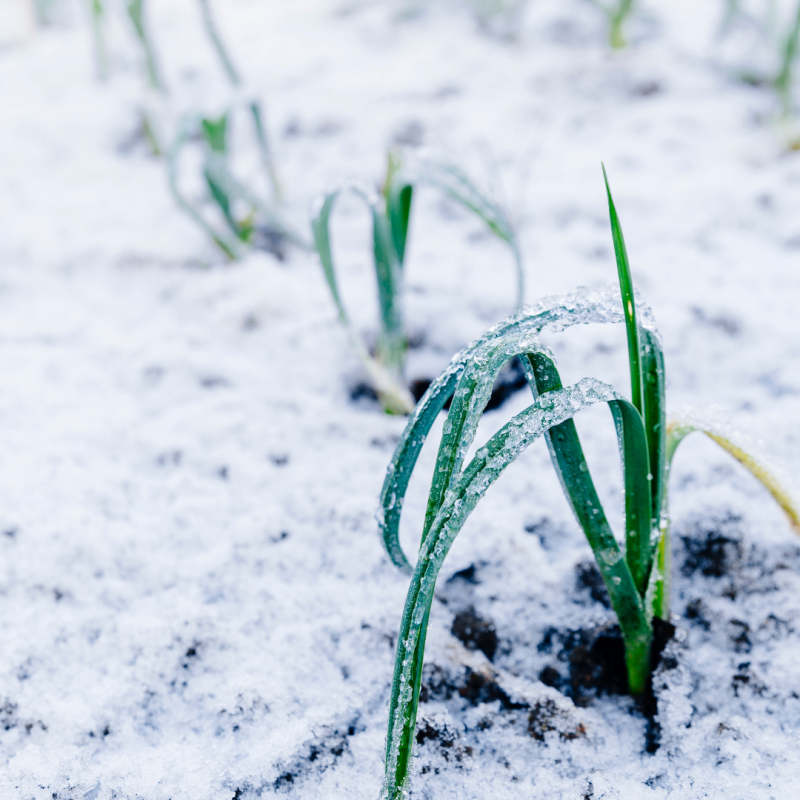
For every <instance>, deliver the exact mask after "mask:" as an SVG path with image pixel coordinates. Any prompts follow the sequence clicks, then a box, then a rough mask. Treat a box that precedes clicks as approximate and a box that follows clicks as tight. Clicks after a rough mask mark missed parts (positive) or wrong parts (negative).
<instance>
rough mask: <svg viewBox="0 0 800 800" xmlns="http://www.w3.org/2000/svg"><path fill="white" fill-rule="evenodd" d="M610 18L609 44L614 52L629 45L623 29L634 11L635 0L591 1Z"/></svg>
mask: <svg viewBox="0 0 800 800" xmlns="http://www.w3.org/2000/svg"><path fill="white" fill-rule="evenodd" d="M590 2H591V3H592V5H594V6H597V8H599V9H600V10H601V11H602V12H603V13H604V14H605V15H606V17H607V18H608V42H609V44H610V45H611V47H612V48H613V49H614V50H619V49H620V48H621V47H625V45H626V44H627V42H626V40H625V35H624V33H623V28H624V26H625V23H626V22H627V20H628V17H630V15H631V13H632V12H633V10H634V7H635V5H636V4H635V3H634V0H590Z"/></svg>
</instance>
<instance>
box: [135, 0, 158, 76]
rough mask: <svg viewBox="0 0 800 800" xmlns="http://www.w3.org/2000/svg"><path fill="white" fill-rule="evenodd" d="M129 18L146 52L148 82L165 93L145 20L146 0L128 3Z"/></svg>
mask: <svg viewBox="0 0 800 800" xmlns="http://www.w3.org/2000/svg"><path fill="white" fill-rule="evenodd" d="M127 10H128V17H130V20H131V23H132V24H133V29H134V31H135V32H136V36H137V38H138V39H139V42H140V43H141V45H142V49H143V50H144V58H145V64H146V67H147V80H148V83H149V84H150V88H151V89H155V90H156V91H159V92H163V91H164V83H163V81H162V80H161V76H160V74H159V71H158V67H157V65H156V57H155V53H154V51H153V46H152V44H151V42H150V37H149V35H148V32H147V25H146V24H145V19H144V0H128V3H127Z"/></svg>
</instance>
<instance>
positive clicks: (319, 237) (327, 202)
mask: <svg viewBox="0 0 800 800" xmlns="http://www.w3.org/2000/svg"><path fill="white" fill-rule="evenodd" d="M351 190H352V191H353V192H354V193H355V194H356V195H357V196H359V197H361V198H362V199H363V200H364V202H365V203H366V204H367V206H368V208H369V209H370V212H371V216H372V222H373V246H374V251H375V253H374V254H375V261H376V276H377V280H378V294H379V308H380V314H381V340H380V343H379V355H380V357H382V358H385V359H387V361H388V363H385V362H382V361H380V360H378V359H376V358H373V357H372V356H371V355H370V354H369V352H368V350H367V348H366V346H365V345H364V343H363V341H362V340H361V338H360V337H359V336H358V334H357V333H356V332H355V331H354V330H353V327H352V325H351V323H350V319H349V317H348V314H347V311H346V309H345V306H344V302H343V301H342V296H341V293H340V291H339V284H338V280H337V278H336V268H335V266H334V261H333V251H332V247H331V238H330V216H331V212H332V211H333V207H334V204H335V202H336V200H337V198H338V197H339V195H340V194H341V192H342V191H343V190H339V189H337V190H336V191H334V192H331V193H329V194H328V195H326V196H325V197H324V198H323V199H322V202H321V203H320V204H319V206H318V207H317V210H316V212H315V213H314V214H313V215H312V218H311V231H312V234H313V237H314V245H315V247H316V250H317V253H318V254H319V259H320V263H321V264H322V271H323V273H324V275H325V280H326V282H327V284H328V288H329V289H330V291H331V296H332V297H333V301H334V303H335V305H336V309H337V311H338V312H339V319H340V321H341V322H342V324H343V325H344V326H345V328H346V329H347V333H348V337H349V338H350V342H351V344H352V345H353V348H354V349H355V351H356V354H357V355H358V357H359V358H360V359H361V361H362V363H363V364H364V366H365V368H366V369H367V372H368V374H369V376H370V379H371V380H372V382H373V385H374V387H375V389H376V390H377V392H378V394H379V397H380V399H381V403H382V404H383V406H384V408H385V410H386V411H388V412H389V413H394V414H410V413H411V412H412V411H413V410H414V398H413V397H412V396H411V393H410V392H409V391H408V389H407V388H406V387H405V386H404V385H403V383H402V354H403V352H404V350H405V342H404V340H403V339H402V318H401V315H400V306H399V300H400V296H399V294H400V293H399V291H398V290H397V289H398V287H397V284H398V282H399V275H398V274H397V273H398V271H399V269H398V267H397V266H396V265H395V264H393V263H392V262H391V258H392V250H391V243H390V241H389V237H390V233H389V232H388V231H387V230H386V223H385V221H384V220H382V219H381V216H380V212H379V210H378V209H377V208H376V206H375V201H374V200H373V199H372V198H371V197H370V196H369V195H368V194H367V192H365V191H364V190H363V189H360V188H358V187H351Z"/></svg>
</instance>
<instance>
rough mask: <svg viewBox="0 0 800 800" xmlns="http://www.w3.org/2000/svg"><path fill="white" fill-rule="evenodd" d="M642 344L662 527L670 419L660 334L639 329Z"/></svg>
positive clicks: (657, 517) (655, 504)
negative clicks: (668, 417) (667, 407)
mask: <svg viewBox="0 0 800 800" xmlns="http://www.w3.org/2000/svg"><path fill="white" fill-rule="evenodd" d="M639 336H640V337H641V344H642V377H643V379H644V419H645V425H646V427H647V451H648V453H649V454H650V474H651V475H652V481H651V485H650V489H651V494H652V509H653V511H652V514H653V521H654V526H655V527H659V526H660V524H661V519H662V517H664V516H665V515H666V505H665V503H666V496H665V493H664V486H665V483H666V464H667V461H666V447H667V444H666V442H667V417H666V401H665V385H666V379H665V375H664V353H663V350H662V347H661V338H660V337H659V335H658V333H657V332H656V331H651V330H647V329H645V328H642V327H641V326H639Z"/></svg>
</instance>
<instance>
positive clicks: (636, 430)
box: [380, 183, 800, 800]
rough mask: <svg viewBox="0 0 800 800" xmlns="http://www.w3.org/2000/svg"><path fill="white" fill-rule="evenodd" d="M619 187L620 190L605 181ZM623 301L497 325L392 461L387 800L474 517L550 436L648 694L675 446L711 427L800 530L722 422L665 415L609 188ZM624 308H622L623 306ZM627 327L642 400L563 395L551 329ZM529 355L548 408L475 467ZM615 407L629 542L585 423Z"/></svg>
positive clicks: (549, 308)
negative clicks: (492, 418)
mask: <svg viewBox="0 0 800 800" xmlns="http://www.w3.org/2000/svg"><path fill="white" fill-rule="evenodd" d="M606 188H607V190H608V184H607V183H606ZM608 204H609V212H610V217H611V231H612V237H613V240H614V251H615V254H616V261H617V269H618V277H619V286H620V290H621V291H620V294H621V297H620V294H617V293H616V292H613V291H606V292H590V291H585V290H584V291H578V292H575V293H573V294H570V295H567V296H566V297H562V298H556V299H550V300H545V301H542V302H540V303H539V304H537V305H536V306H534V307H532V308H527V309H525V310H523V311H520V312H518V313H517V314H516V315H514V316H513V317H510V318H509V319H507V320H506V321H505V322H502V323H500V324H499V325H497V326H495V327H494V328H491V329H490V330H489V331H487V332H486V333H485V334H484V335H483V336H482V337H481V338H480V339H478V340H477V341H475V342H474V343H473V344H471V345H470V346H469V347H467V348H466V349H465V350H464V351H462V352H461V353H460V354H459V355H458V356H456V357H455V358H454V359H453V361H452V362H451V363H450V366H449V367H448V368H447V370H446V371H445V372H444V373H443V374H442V375H441V376H440V377H439V378H438V379H437V380H436V381H434V383H433V384H431V386H430V388H429V389H428V392H427V393H426V395H425V396H424V397H423V398H422V400H421V401H420V403H419V405H418V406H417V408H416V410H415V411H414V414H413V415H412V416H411V418H410V419H409V421H408V425H407V426H406V429H405V432H404V433H403V436H402V437H401V439H400V442H399V444H398V446H397V449H396V451H395V454H394V457H393V458H392V461H391V464H390V465H389V469H388V473H387V476H386V479H385V482H384V486H383V491H382V494H381V514H380V528H381V533H382V536H383V541H384V544H385V546H386V549H387V552H388V554H389V556H390V558H391V560H392V562H393V563H394V564H395V565H396V566H398V567H399V568H401V569H403V570H406V571H408V572H411V573H412V575H413V577H412V579H411V584H410V586H409V590H408V595H407V598H406V604H405V609H404V611H403V618H402V623H401V628H400V634H399V636H398V644H397V657H396V660H395V667H394V677H393V681H392V694H391V700H390V705H389V730H388V737H387V744H386V774H385V779H384V786H383V795H382V796H383V798H384V800H400V798H402V797H403V796H404V790H405V786H406V782H407V778H408V772H409V765H410V759H411V752H412V745H413V742H414V733H415V726H416V715H417V704H418V701H419V691H420V683H421V676H422V663H423V655H424V650H425V636H426V631H427V626H428V618H429V615H430V611H431V603H432V601H433V596H434V589H435V586H436V577H437V575H438V573H439V570H440V569H441V567H442V564H443V562H444V559H445V557H446V556H447V553H448V552H449V550H450V547H451V546H452V544H453V541H454V540H455V537H456V536H457V534H458V533H459V531H460V530H461V528H462V527H463V525H464V523H465V522H466V520H467V517H468V516H469V514H470V513H471V512H472V510H473V509H474V508H475V506H476V505H477V503H478V502H479V500H480V499H481V498H482V497H483V495H484V494H485V492H486V491H487V490H488V488H489V487H490V486H491V485H492V484H493V483H494V481H495V480H497V478H498V477H499V476H500V474H501V473H502V471H503V470H504V469H505V468H506V467H507V466H509V465H510V464H511V463H512V462H513V461H514V460H515V459H516V458H517V456H519V455H520V454H521V453H522V452H523V451H524V450H525V449H526V448H527V447H528V446H529V445H531V444H532V443H533V442H534V441H536V440H537V439H539V438H541V437H544V438H545V440H546V441H547V444H548V448H549V450H550V457H551V460H552V463H553V466H554V467H555V470H556V472H557V474H558V477H559V479H560V482H561V486H562V488H563V490H564V493H565V495H566V497H567V500H568V501H569V503H570V505H571V507H572V510H573V512H574V514H575V516H576V518H577V520H578V523H579V524H580V526H581V528H582V529H583V531H584V533H585V535H586V538H587V539H588V541H589V544H590V545H591V548H592V551H593V553H594V556H595V559H596V561H597V565H598V567H599V569H600V572H601V574H602V576H603V580H604V582H605V585H606V588H607V589H608V594H609V597H610V599H611V604H612V606H613V608H614V611H615V613H616V615H617V618H618V620H619V625H620V628H621V630H622V636H623V639H624V642H625V653H626V662H627V672H628V686H629V689H630V691H631V693H632V694H634V695H640V694H642V693H643V692H644V691H645V690H646V688H647V685H648V681H649V679H650V672H651V669H652V661H651V647H652V641H653V619H654V617H658V618H661V619H664V620H667V619H669V587H670V563H669V560H670V555H669V554H670V542H669V517H668V509H667V478H668V475H669V467H670V463H671V461H672V458H673V456H674V454H675V450H676V448H677V447H678V445H679V444H680V442H681V441H682V440H683V439H684V438H685V437H686V436H687V435H688V434H689V433H691V432H692V431H696V430H697V431H703V432H705V433H707V434H708V435H709V436H710V437H711V438H712V439H713V440H714V441H716V442H717V443H718V444H720V445H722V447H723V448H725V449H726V450H727V451H728V452H730V453H731V454H732V455H733V456H734V457H735V458H737V459H738V460H739V461H740V462H741V463H742V464H744V465H745V466H746V467H747V468H748V469H749V470H750V471H751V472H752V473H753V474H754V475H755V476H756V477H757V478H758V479H759V480H760V481H761V482H762V483H763V484H764V486H766V488H767V489H768V490H769V491H770V492H771V493H772V494H773V496H774V497H775V498H776V499H777V501H778V502H779V503H780V505H781V507H782V508H783V509H784V511H785V512H786V513H787V515H788V516H789V519H790V521H791V523H792V525H793V527H795V529H797V530H800V514H798V510H797V508H796V506H795V505H794V504H793V502H792V500H791V498H790V497H789V495H788V494H787V493H786V491H785V490H783V489H782V488H781V487H780V485H779V484H778V482H777V480H776V479H775V478H774V477H773V475H772V474H771V473H770V472H769V471H768V470H767V469H766V468H765V467H764V466H763V464H761V463H759V462H758V461H756V460H755V459H754V458H753V457H752V456H750V455H749V454H748V453H746V452H745V451H744V450H743V449H742V448H741V447H740V446H738V445H737V444H735V443H734V442H733V441H732V437H731V436H730V435H728V434H726V433H725V432H724V430H723V429H722V428H720V427H719V426H716V425H708V424H707V423H705V422H703V421H702V419H701V418H700V417H698V416H697V415H693V416H688V417H685V418H683V419H680V420H675V421H673V422H671V423H670V424H669V425H668V424H667V422H666V419H665V410H664V362H663V355H662V349H661V340H660V337H659V334H658V332H657V331H656V329H655V326H654V323H653V319H652V316H651V314H650V311H649V309H648V308H647V307H646V306H644V305H643V304H641V303H637V302H636V301H635V299H634V291H633V283H632V279H631V273H630V269H629V265H628V256H627V253H626V249H625V242H624V240H623V236H622V229H621V227H620V223H619V219H618V217H617V213H616V210H615V208H614V203H613V200H612V198H611V193H610V190H609V191H608ZM620 300H621V302H620ZM611 322H624V323H625V327H626V331H627V338H628V361H629V365H630V373H631V399H630V400H627V399H626V398H624V397H622V396H621V395H620V394H619V393H618V392H617V391H616V390H615V389H613V388H612V387H611V386H608V385H607V384H604V383H601V382H600V381H598V380H595V379H592V378H583V379H582V380H580V381H578V383H576V384H574V385H573V386H568V387H563V386H562V384H561V379H560V377H559V373H558V370H557V368H556V365H555V360H554V358H553V355H552V354H551V353H550V351H549V350H548V349H547V348H546V347H545V346H544V345H543V344H542V343H541V342H540V340H539V338H538V337H539V334H540V332H541V331H542V330H545V329H550V330H553V331H561V330H563V329H565V328H567V327H570V326H572V325H577V324H585V323H611ZM514 357H520V358H521V359H522V360H523V363H524V364H525V369H526V377H527V379H528V382H529V384H530V387H531V390H532V392H533V395H534V398H535V401H534V403H533V404H532V405H530V406H529V407H528V408H526V409H525V410H524V411H522V412H520V413H519V414H517V415H516V416H515V417H513V418H512V419H511V420H510V421H509V422H508V423H507V424H506V425H505V426H504V427H503V428H501V429H500V431H498V432H497V433H496V434H495V435H494V436H493V437H492V438H491V439H490V440H489V441H488V442H487V444H486V445H484V446H483V447H481V448H480V449H479V450H478V451H477V453H476V454H475V456H474V458H473V459H472V460H471V461H470V462H469V463H468V464H465V459H466V455H467V453H468V451H469V448H470V445H471V444H472V442H473V440H474V437H475V432H476V429H477V426H478V422H479V420H480V417H481V415H482V413H483V411H484V409H485V407H486V404H487V401H488V399H489V396H490V392H491V389H492V384H493V383H494V380H495V377H496V376H497V374H498V372H499V370H500V369H501V367H502V366H503V364H505V363H506V362H507V361H508V360H509V359H511V358H514ZM450 398H452V402H451V406H450V411H449V413H448V416H447V420H446V422H445V424H444V429H443V433H442V440H441V442H440V445H439V452H438V456H437V459H436V465H435V468H434V471H433V479H432V482H431V488H430V493H429V496H428V505H427V510H426V513H425V521H424V524H423V529H422V541H421V543H420V549H419V554H418V557H417V562H416V566H415V567H414V568H413V569H412V567H411V566H410V563H409V561H408V560H407V558H406V556H405V554H404V553H403V550H402V548H401V547H400V543H399V538H398V530H399V522H400V515H401V512H402V507H403V498H404V496H405V492H406V488H407V486H408V481H409V479H410V477H411V473H412V471H413V469H414V466H415V464H416V460H417V457H418V455H419V452H420V450H421V448H422V444H423V442H424V440H425V438H426V436H427V434H428V433H429V431H430V429H431V426H432V424H433V421H434V420H435V418H436V417H437V416H438V414H439V412H440V411H441V410H442V409H443V407H444V405H445V403H446V401H447V400H448V399H450ZM597 403H605V404H607V405H608V407H609V409H610V411H611V414H612V416H613V419H614V423H615V426H616V431H617V438H618V443H619V449H620V454H621V457H622V470H623V479H624V481H623V482H624V487H625V488H624V491H625V535H624V543H623V544H622V545H620V543H618V542H617V539H616V537H615V536H614V533H613V531H612V529H611V526H610V525H609V522H608V520H607V518H606V515H605V512H604V510H603V507H602V505H601V503H600V499H599V497H598V495H597V492H596V491H595V488H594V484H593V482H592V477H591V474H590V472H589V470H588V467H587V464H586V459H585V458H584V455H583V450H582V448H581V443H580V440H579V438H578V434H577V430H576V428H575V424H574V422H573V419H572V418H573V417H574V416H575V415H576V414H577V413H578V412H579V411H581V410H582V409H585V408H588V407H589V406H592V405H595V404H597Z"/></svg>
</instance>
